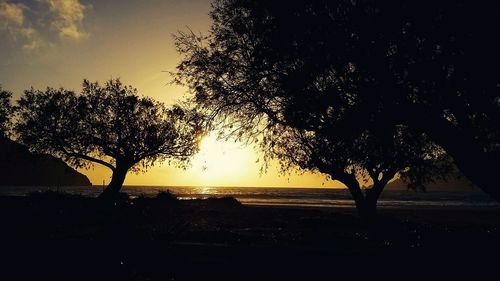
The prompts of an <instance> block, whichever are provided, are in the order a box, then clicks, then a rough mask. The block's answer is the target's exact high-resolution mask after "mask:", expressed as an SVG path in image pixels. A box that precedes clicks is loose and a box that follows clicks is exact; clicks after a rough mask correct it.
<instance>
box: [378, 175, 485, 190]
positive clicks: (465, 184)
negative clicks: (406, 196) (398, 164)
mask: <svg viewBox="0 0 500 281" xmlns="http://www.w3.org/2000/svg"><path fill="white" fill-rule="evenodd" d="M385 189H388V190H407V189H408V188H407V183H406V182H404V181H403V180H402V179H399V178H398V179H396V180H394V181H392V182H390V183H388V184H387V186H386V187H385ZM425 189H426V191H477V190H479V189H478V188H477V187H475V186H474V185H473V184H472V183H471V182H470V181H469V180H467V179H466V178H465V177H460V176H456V177H453V178H450V179H448V180H446V181H443V180H436V182H434V183H429V184H428V185H426V186H425Z"/></svg>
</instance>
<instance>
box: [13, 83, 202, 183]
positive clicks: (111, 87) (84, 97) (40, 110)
mask: <svg viewBox="0 0 500 281" xmlns="http://www.w3.org/2000/svg"><path fill="white" fill-rule="evenodd" d="M17 115H18V120H19V121H18V123H17V124H16V131H17V133H18V134H19V140H20V141H21V142H22V143H24V144H26V145H27V146H28V147H29V148H30V149H31V150H33V151H37V152H43V153H50V154H52V155H55V156H58V157H61V158H63V159H64V160H65V161H66V162H68V163H69V164H71V165H73V166H74V167H77V168H79V167H84V168H88V167H89V166H90V165H91V164H93V163H98V164H101V165H104V166H106V167H108V168H109V169H111V170H112V171H113V177H115V175H116V174H121V176H122V177H123V179H120V180H117V182H119V183H118V184H119V187H121V184H122V183H123V180H124V179H125V174H126V172H127V171H128V170H131V171H133V172H140V171H145V170H146V169H147V168H149V167H150V166H152V165H153V164H154V163H155V162H157V161H166V160H168V161H169V162H174V163H175V164H177V165H179V166H181V167H185V165H186V164H187V163H188V162H189V158H190V156H191V155H193V154H194V153H195V152H196V151H197V149H198V142H199V140H200V137H201V120H202V118H201V116H200V115H198V114H197V113H195V112H194V111H190V110H185V109H183V108H181V107H180V106H178V105H175V106H173V107H171V108H167V107H166V106H165V105H163V104H162V103H159V102H157V101H154V100H153V99H151V98H148V97H139V96H138V95H137V90H136V89H134V88H132V87H131V86H124V85H123V84H122V83H121V82H120V81H119V80H110V81H108V82H107V83H106V84H105V85H103V86H101V85H99V84H98V83H97V82H96V83H91V82H89V81H87V80H85V81H84V82H83V90H82V93H81V94H75V93H74V92H72V91H68V90H64V89H52V88H48V89H47V90H46V91H38V90H34V89H31V90H29V91H26V92H25V93H24V95H23V97H22V98H21V99H20V100H19V102H18V110H17ZM112 182H113V181H112ZM119 187H118V190H119Z"/></svg>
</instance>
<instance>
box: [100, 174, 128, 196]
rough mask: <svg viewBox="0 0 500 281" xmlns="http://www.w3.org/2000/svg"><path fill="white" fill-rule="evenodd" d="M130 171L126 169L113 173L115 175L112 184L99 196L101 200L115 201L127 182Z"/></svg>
mask: <svg viewBox="0 0 500 281" xmlns="http://www.w3.org/2000/svg"><path fill="white" fill-rule="evenodd" d="M127 172H128V169H126V168H122V167H120V168H117V169H115V170H114V171H113V175H112V177H111V182H110V183H109V185H108V186H107V187H106V189H105V190H104V191H103V192H102V193H101V195H99V198H101V199H114V198H116V197H117V196H118V194H119V192H120V190H121V188H122V186H123V182H124V181H125V177H126V176H127Z"/></svg>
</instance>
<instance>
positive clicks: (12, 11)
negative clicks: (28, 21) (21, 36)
mask: <svg viewBox="0 0 500 281" xmlns="http://www.w3.org/2000/svg"><path fill="white" fill-rule="evenodd" d="M24 8H25V7H24V5H22V4H14V3H7V2H0V17H1V18H3V19H4V20H5V21H6V24H14V25H19V26H21V25H23V23H24V11H23V9H24Z"/></svg>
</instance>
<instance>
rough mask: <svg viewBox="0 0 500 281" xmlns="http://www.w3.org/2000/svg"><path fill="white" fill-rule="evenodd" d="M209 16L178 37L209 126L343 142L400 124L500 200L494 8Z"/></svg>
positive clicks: (227, 2)
mask: <svg viewBox="0 0 500 281" xmlns="http://www.w3.org/2000/svg"><path fill="white" fill-rule="evenodd" d="M211 17H212V20H213V25H212V28H211V31H210V33H209V34H208V35H207V36H205V37H204V36H197V35H195V34H192V33H186V34H182V33H181V34H180V35H179V36H178V37H177V48H178V50H179V52H180V53H182V54H184V55H185V58H184V60H183V61H182V62H181V63H180V64H179V65H178V73H177V81H178V82H180V83H184V84H187V85H189V86H190V88H191V89H192V90H193V91H194V94H195V100H196V102H197V103H199V104H200V105H201V107H203V108H205V109H208V110H209V112H210V113H211V114H212V116H211V117H212V120H213V121H216V122H219V123H220V124H222V123H224V122H226V123H227V124H229V125H227V126H226V128H229V127H232V128H237V129H239V131H240V134H241V135H246V136H252V135H256V134H258V133H259V132H263V131H266V132H267V133H269V132H272V130H273V128H274V127H276V126H277V125H278V124H279V125H282V126H286V127H291V128H294V129H296V130H299V131H303V132H314V134H318V135H321V136H325V137H326V138H327V139H330V140H331V139H338V140H339V141H340V142H346V141H352V140H353V139H356V138H360V137H361V136H362V135H363V134H364V133H365V132H366V131H368V132H377V136H385V137H384V138H386V139H391V138H393V137H394V136H393V133H394V129H395V128H397V127H398V126H405V127H408V128H410V129H411V131H413V132H414V133H415V134H417V135H420V134H425V136H427V137H428V138H429V139H430V140H432V141H433V142H435V143H436V144H437V145H439V146H440V147H441V148H442V149H444V150H445V151H446V153H448V154H449V155H450V156H451V157H452V158H453V160H454V163H455V164H456V166H457V167H458V168H459V169H460V170H461V172H462V173H463V174H464V175H465V176H467V177H468V178H469V179H470V180H471V181H472V182H473V183H475V184H476V185H478V186H479V187H480V188H482V189H483V190H484V191H485V192H486V193H488V194H490V195H491V196H492V197H494V198H496V199H497V200H500V189H498V188H497V179H496V174H497V173H498V163H499V160H500V152H499V147H500V145H499V129H500V128H499V126H500V125H499V122H498V120H500V98H499V91H500V76H498V75H497V71H496V70H495V67H496V66H497V65H499V63H500V53H499V52H498V50H499V49H500V38H499V37H498V36H494V34H496V28H497V26H499V25H500V10H499V9H497V8H496V7H495V6H494V3H491V4H490V3H482V4H481V5H479V4H477V3H474V2H472V1H447V0H443V1H433V2H432V3H431V2H426V1H423V2H422V1H404V0H403V1H401V0H398V1H374V0H358V1H351V0H339V1H334V2H332V1H324V0H318V1H305V0H304V1H292V2H289V3H288V2H287V3H286V5H284V4H283V3H280V2H278V1H255V0H254V1H252V0H221V1H216V2H215V3H214V5H213V10H212V12H211ZM278 131H279V130H278ZM408 144H411V142H410V143H408ZM329 147H330V149H334V148H335V146H329ZM333 151H335V150H333ZM415 151H419V149H418V148H416V149H415ZM415 159H419V158H415ZM415 161H416V163H415V164H418V163H419V161H420V162H421V159H420V160H418V161H417V160H415ZM409 164H411V163H409ZM414 171H422V172H423V171H426V169H414ZM413 178H414V179H415V178H416V177H413Z"/></svg>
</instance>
